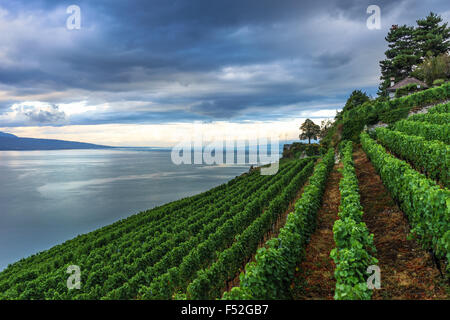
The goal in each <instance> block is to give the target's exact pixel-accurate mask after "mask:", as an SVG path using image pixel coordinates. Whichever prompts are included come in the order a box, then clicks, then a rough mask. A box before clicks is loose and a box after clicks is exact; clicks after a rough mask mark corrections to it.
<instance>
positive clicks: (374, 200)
mask: <svg viewBox="0 0 450 320" xmlns="http://www.w3.org/2000/svg"><path fill="white" fill-rule="evenodd" d="M353 159H354V162H355V169H356V175H357V177H358V182H359V189H360V195H361V205H362V206H363V210H364V215H363V220H364V222H365V223H366V225H367V227H368V229H369V231H370V233H373V234H374V244H375V247H376V248H377V253H376V258H377V259H378V261H379V262H378V266H379V267H380V269H381V289H379V290H375V292H374V295H373V299H401V300H403V299H421V300H422V299H448V295H447V293H446V288H445V284H444V281H443V280H442V278H441V276H440V274H439V271H438V269H437V268H436V267H435V265H434V264H433V260H432V258H431V255H430V254H429V253H428V252H426V251H424V250H422V249H421V248H420V246H419V245H418V244H417V242H416V241H415V240H407V236H408V234H409V229H410V228H409V224H408V221H407V219H406V217H405V215H404V214H403V212H402V211H400V209H399V208H398V207H397V205H396V204H395V203H394V201H393V200H392V198H391V196H390V195H389V192H388V191H387V190H386V188H385V187H384V185H383V183H382V181H381V179H380V176H379V175H378V174H377V173H376V171H375V168H374V167H373V166H372V164H371V163H370V161H369V159H368V158H367V156H366V154H365V153H364V151H363V150H362V149H361V148H360V147H358V148H357V149H356V150H355V152H354V154H353Z"/></svg>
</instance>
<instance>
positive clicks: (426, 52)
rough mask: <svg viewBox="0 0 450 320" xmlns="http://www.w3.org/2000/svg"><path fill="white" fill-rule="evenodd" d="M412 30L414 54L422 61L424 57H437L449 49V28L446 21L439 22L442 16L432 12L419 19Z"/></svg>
mask: <svg viewBox="0 0 450 320" xmlns="http://www.w3.org/2000/svg"><path fill="white" fill-rule="evenodd" d="M416 22H417V28H416V29H415V30H414V34H413V36H414V42H415V43H416V55H417V56H419V57H420V61H423V60H424V59H425V58H426V57H437V56H438V55H440V54H445V53H447V52H448V51H449V49H450V42H449V38H450V28H448V27H447V24H448V23H447V22H446V23H443V24H440V23H441V22H442V18H441V16H439V15H436V14H435V13H433V12H430V14H429V15H428V16H427V17H426V18H425V19H419V20H417V21H416Z"/></svg>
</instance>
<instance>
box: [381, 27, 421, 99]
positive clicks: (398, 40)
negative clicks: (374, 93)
mask: <svg viewBox="0 0 450 320" xmlns="http://www.w3.org/2000/svg"><path fill="white" fill-rule="evenodd" d="M413 35H414V28H413V27H409V26H407V25H403V26H398V25H393V26H392V27H391V29H390V30H389V33H388V35H387V36H386V38H385V39H386V41H387V42H388V43H389V44H388V47H389V49H388V50H387V51H386V52H385V55H386V59H385V60H382V61H380V67H381V78H380V79H381V81H382V82H381V85H380V87H379V88H378V89H379V92H378V94H379V95H381V96H387V91H386V89H387V88H388V87H389V86H390V82H391V80H390V79H391V78H395V82H397V81H400V80H403V79H404V78H406V77H407V76H408V75H409V74H410V73H411V71H412V70H413V67H414V66H415V65H416V64H417V62H418V61H419V57H417V56H416V52H417V48H416V45H415V42H414V37H413Z"/></svg>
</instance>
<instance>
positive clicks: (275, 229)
mask: <svg viewBox="0 0 450 320" xmlns="http://www.w3.org/2000/svg"><path fill="white" fill-rule="evenodd" d="M319 161H320V159H319V160H317V161H316V164H317V163H318V162H319ZM316 164H315V165H316ZM307 185H308V181H307V182H306V183H305V184H304V185H303V186H302V187H301V188H300V190H299V191H298V192H297V194H296V195H295V197H294V199H293V200H292V201H291V202H290V203H289V206H288V208H287V210H286V211H284V212H283V213H282V214H280V215H278V218H277V220H276V221H275V223H274V224H273V225H272V229H271V230H269V231H268V232H266V234H265V235H264V237H263V239H261V241H260V242H259V244H258V248H257V249H259V248H262V247H264V245H265V243H266V241H267V240H270V239H272V238H275V237H278V235H279V233H280V229H281V228H282V227H283V226H284V225H285V224H286V219H287V216H288V214H289V213H291V212H292V211H294V208H295V203H296V202H297V201H298V199H300V198H301V196H302V194H303V190H304V188H305V187H306V186H307ZM255 255H256V252H255V253H254V254H253V255H252V256H251V257H250V258H249V259H247V261H246V262H245V263H243V264H242V266H241V268H240V269H239V272H237V273H236V275H235V277H234V279H233V280H230V281H227V283H226V285H225V288H224V289H223V290H222V294H223V293H224V292H225V291H227V292H228V291H230V290H231V289H232V288H233V287H236V286H239V283H240V279H239V276H240V274H241V272H244V270H245V266H246V265H247V263H249V262H252V261H255Z"/></svg>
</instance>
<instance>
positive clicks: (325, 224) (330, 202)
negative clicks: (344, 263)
mask: <svg viewBox="0 0 450 320" xmlns="http://www.w3.org/2000/svg"><path fill="white" fill-rule="evenodd" d="M341 167H342V163H340V164H339V165H335V166H334V168H333V171H332V172H331V173H330V177H329V178H328V181H327V185H326V187H325V193H324V196H323V202H322V207H321V208H320V209H319V212H318V213H317V228H316V231H315V232H314V234H313V235H312V236H311V239H310V242H309V243H308V245H307V247H306V253H305V258H304V260H303V262H302V263H301V264H300V265H299V266H297V268H296V276H295V279H294V282H293V289H294V290H293V297H294V299H298V300H316V299H322V300H324V299H333V296H334V289H335V286H336V281H335V280H334V276H333V275H334V269H335V264H334V262H333V260H332V259H331V258H330V252H331V250H332V249H333V248H334V247H335V244H334V238H333V225H334V222H335V221H336V220H337V219H338V215H337V214H338V212H339V204H340V198H341V197H340V193H339V181H340V179H341V177H342V174H341V173H340V172H339V171H338V168H341Z"/></svg>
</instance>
